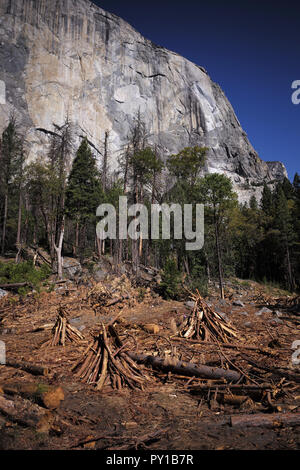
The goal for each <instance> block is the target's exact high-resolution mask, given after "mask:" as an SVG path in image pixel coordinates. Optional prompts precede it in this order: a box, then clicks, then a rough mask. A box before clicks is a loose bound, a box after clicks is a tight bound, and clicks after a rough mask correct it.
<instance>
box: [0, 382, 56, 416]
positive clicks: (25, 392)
mask: <svg viewBox="0 0 300 470" xmlns="http://www.w3.org/2000/svg"><path fill="white" fill-rule="evenodd" d="M1 390H2V391H3V392H4V393H5V394H6V395H13V396H15V395H20V396H22V397H23V398H28V399H30V400H32V401H34V402H36V403H37V404H39V405H42V406H44V407H45V408H48V409H50V410H54V409H56V408H58V407H59V405H60V403H61V401H62V400H64V398H65V397H64V391H63V389H62V388H61V387H60V386H58V387H57V386H54V385H52V386H51V385H46V384H41V383H29V382H27V383H23V382H13V383H9V384H7V383H5V384H0V391H1Z"/></svg>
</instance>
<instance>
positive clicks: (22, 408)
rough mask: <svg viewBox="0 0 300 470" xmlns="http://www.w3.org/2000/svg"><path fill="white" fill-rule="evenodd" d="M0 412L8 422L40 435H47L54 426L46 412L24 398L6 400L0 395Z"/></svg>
mask: <svg viewBox="0 0 300 470" xmlns="http://www.w3.org/2000/svg"><path fill="white" fill-rule="evenodd" d="M0 412H1V413H2V414H3V415H5V416H6V417H7V418H9V420H11V421H13V422H15V423H18V424H20V425H22V426H29V427H32V428H34V429H35V430H36V431H37V432H40V433H48V432H49V431H50V430H51V428H52V426H53V424H54V416H53V415H52V414H51V413H50V412H49V411H48V410H45V409H44V408H41V407H40V406H38V405H36V404H35V403H31V402H30V401H28V400H25V399H24V398H18V399H15V400H7V399H6V398H4V397H3V396H1V395H0Z"/></svg>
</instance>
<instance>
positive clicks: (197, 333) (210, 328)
mask: <svg viewBox="0 0 300 470" xmlns="http://www.w3.org/2000/svg"><path fill="white" fill-rule="evenodd" d="M191 298H192V300H193V301H194V307H193V311H192V313H191V314H190V315H189V316H188V318H187V319H186V321H184V322H183V324H182V325H181V328H180V333H179V334H180V336H181V337H183V338H187V339H196V340H202V341H213V342H216V343H219V342H220V343H228V342H229V341H230V340H231V339H232V338H236V337H237V332H236V330H235V328H234V327H233V326H231V325H230V324H229V322H227V321H226V320H224V319H223V318H222V317H221V316H220V315H219V314H218V313H217V312H215V311H214V310H213V309H212V308H211V307H209V305H208V304H207V303H206V302H205V301H204V299H203V298H202V297H201V295H200V294H199V292H198V291H197V293H196V294H191Z"/></svg>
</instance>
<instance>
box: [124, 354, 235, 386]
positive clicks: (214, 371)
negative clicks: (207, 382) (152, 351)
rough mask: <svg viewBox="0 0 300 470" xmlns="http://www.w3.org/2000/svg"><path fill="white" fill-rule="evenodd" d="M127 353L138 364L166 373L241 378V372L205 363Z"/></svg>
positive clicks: (209, 377) (233, 380) (231, 380)
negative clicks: (196, 363)
mask: <svg viewBox="0 0 300 470" xmlns="http://www.w3.org/2000/svg"><path fill="white" fill-rule="evenodd" d="M127 354H128V356H129V357H131V359H133V360H134V361H135V362H137V363H138V364H145V365H150V366H152V367H153V369H159V370H162V371H163V372H166V373H168V372H173V373H174V374H178V375H187V376H189V377H203V378H206V379H226V380H227V381H228V382H237V381H238V380H239V379H240V378H241V374H239V373H238V372H236V371H234V370H225V369H220V368H218V367H209V366H205V365H195V364H193V363H191V362H187V363H185V362H182V361H173V360H171V359H168V360H167V359H165V358H161V357H159V356H156V357H155V356H149V355H148V356H147V355H144V354H136V353H132V352H128V353H127Z"/></svg>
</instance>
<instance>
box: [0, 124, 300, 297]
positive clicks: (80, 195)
mask: <svg viewBox="0 0 300 470" xmlns="http://www.w3.org/2000/svg"><path fill="white" fill-rule="evenodd" d="M72 129H73V126H72V123H71V122H70V121H69V120H68V119H66V121H65V123H64V125H63V126H61V127H58V126H55V128H54V130H53V132H51V133H50V136H49V144H48V146H47V148H46V149H45V154H44V155H43V156H40V157H37V158H36V159H35V160H34V161H30V162H29V161H27V159H26V152H25V146H24V138H23V136H22V135H21V133H20V131H19V128H18V125H17V122H16V119H15V118H14V117H11V118H10V120H9V123H8V125H7V127H6V129H5V130H4V131H3V133H2V135H1V138H0V168H1V171H0V211H1V212H0V214H1V227H0V237H1V238H0V242H1V247H0V249H1V255H2V256H5V255H10V256H12V253H13V254H14V256H15V261H16V263H19V262H20V261H22V250H23V249H24V247H26V246H40V247H43V248H45V249H47V251H48V252H49V254H50V257H51V262H52V267H53V269H55V270H56V272H57V274H58V277H59V278H61V277H62V276H63V272H62V264H63V263H62V260H63V256H67V255H68V256H75V257H78V258H79V259H80V261H81V262H83V261H84V260H85V259H88V258H90V257H94V258H95V259H97V258H101V257H102V256H110V257H111V258H112V260H113V264H114V267H115V270H116V271H117V272H118V269H119V268H120V266H121V264H122V263H123V262H124V261H129V262H131V263H132V266H133V270H134V271H135V272H138V270H139V266H140V265H146V266H153V267H156V268H158V269H162V270H163V273H164V283H165V288H166V294H167V295H169V296H170V297H176V295H177V289H178V286H179V283H180V282H179V280H181V279H182V278H183V277H184V279H185V281H186V282H187V283H188V284H189V285H190V286H191V287H192V288H199V289H200V291H202V292H204V291H205V289H206V286H207V283H208V281H210V280H214V279H216V280H218V282H219V285H220V293H221V296H222V297H223V294H224V285H223V284H224V279H226V278H228V277H230V276H237V277H239V278H242V279H253V280H258V281H264V282H272V283H276V284H278V285H280V286H282V287H284V288H286V289H288V290H290V291H296V290H298V289H299V284H300V256H299V255H300V177H299V175H298V174H297V173H296V175H295V177H294V180H293V183H291V182H290V181H289V180H288V179H284V180H282V181H280V182H277V184H275V185H273V187H270V186H269V185H267V184H264V186H263V191H262V198H261V200H260V201H257V200H256V198H255V197H254V196H252V197H251V200H250V202H249V204H239V202H238V198H237V194H236V193H235V192H234V191H233V187H232V183H231V181H230V179H229V178H227V177H226V176H225V175H222V174H209V175H206V176H203V177H200V176H199V174H201V170H202V169H203V167H204V164H205V159H206V155H207V151H208V149H207V148H201V147H197V146H196V147H188V148H185V149H183V150H182V151H181V152H179V153H178V154H176V155H170V156H167V157H166V156H164V155H162V154H161V152H160V150H159V149H158V148H157V147H153V146H151V145H149V143H148V141H149V139H148V135H147V132H146V126H145V124H144V123H143V122H142V120H141V118H140V116H139V115H138V116H137V118H136V121H135V124H134V126H133V127H132V129H131V132H130V135H129V136H128V141H127V145H126V146H125V147H124V148H123V150H122V152H121V153H120V155H119V170H118V172H116V171H114V172H112V171H110V159H111V155H110V148H109V147H110V146H109V133H108V132H106V133H105V138H104V141H103V146H102V147H103V148H102V152H101V159H99V156H98V158H96V157H95V155H94V154H93V151H92V150H93V149H92V147H91V145H90V144H89V142H88V139H87V138H86V137H85V138H83V139H82V141H81V143H80V145H79V147H78V148H75V146H74V138H73V131H72ZM99 160H100V163H99ZM120 196H127V198H128V202H129V203H141V204H145V205H146V206H149V207H150V205H151V204H162V203H168V204H172V203H177V204H180V205H183V204H194V205H195V204H200V203H201V204H204V205H205V243H204V247H203V249H201V250H199V251H186V249H185V240H177V239H174V237H172V236H171V238H170V240H161V239H160V240H151V239H145V240H143V239H142V238H141V237H140V239H139V240H131V239H127V240H119V239H118V238H117V239H116V240H100V239H99V238H98V237H97V235H96V224H97V217H96V209H97V207H98V206H99V205H100V204H102V203H111V204H113V205H114V206H115V207H116V209H117V208H118V202H119V197H120ZM149 223H151V221H149ZM173 228H174V227H173ZM172 233H173V231H172V230H171V235H172Z"/></svg>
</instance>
